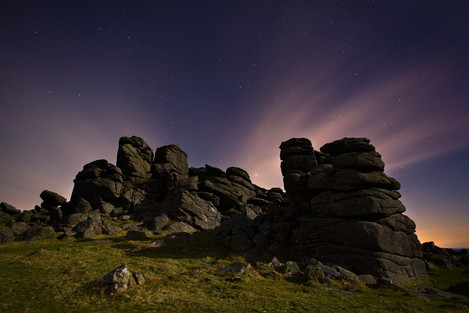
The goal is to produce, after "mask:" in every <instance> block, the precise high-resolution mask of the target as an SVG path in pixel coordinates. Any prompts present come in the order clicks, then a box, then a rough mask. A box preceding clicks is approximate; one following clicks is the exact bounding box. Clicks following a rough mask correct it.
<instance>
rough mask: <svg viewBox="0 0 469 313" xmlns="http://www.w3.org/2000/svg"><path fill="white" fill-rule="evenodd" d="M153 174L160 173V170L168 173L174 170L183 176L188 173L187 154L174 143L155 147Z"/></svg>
mask: <svg viewBox="0 0 469 313" xmlns="http://www.w3.org/2000/svg"><path fill="white" fill-rule="evenodd" d="M154 163H156V164H154V165H159V166H157V167H153V168H152V171H153V175H157V176H158V175H161V171H163V172H166V173H170V172H175V173H179V174H181V175H183V176H187V175H188V174H189V167H188V165H187V164H188V163H187V154H186V153H185V152H184V151H182V150H181V148H179V147H178V146H176V145H168V146H163V147H160V148H158V149H156V152H155V160H154Z"/></svg>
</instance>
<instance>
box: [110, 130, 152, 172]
mask: <svg viewBox="0 0 469 313" xmlns="http://www.w3.org/2000/svg"><path fill="white" fill-rule="evenodd" d="M152 162H153V151H152V149H151V148H150V147H149V146H148V144H147V143H146V142H145V141H144V140H143V139H142V138H140V137H136V136H132V137H121V138H120V139H119V149H118V151H117V162H116V165H117V167H119V168H120V169H121V170H122V173H123V174H124V175H126V176H136V177H143V178H149V177H150V176H151V164H152Z"/></svg>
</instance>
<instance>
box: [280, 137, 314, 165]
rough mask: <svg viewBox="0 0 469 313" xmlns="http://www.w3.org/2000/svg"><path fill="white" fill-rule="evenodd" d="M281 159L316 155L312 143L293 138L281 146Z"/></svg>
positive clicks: (303, 139)
mask: <svg viewBox="0 0 469 313" xmlns="http://www.w3.org/2000/svg"><path fill="white" fill-rule="evenodd" d="M280 150H281V152H280V159H281V160H284V159H285V157H287V156H290V155H314V149H313V146H312V145H311V141H310V140H309V139H307V138H292V139H289V140H287V141H284V142H282V143H281V145H280Z"/></svg>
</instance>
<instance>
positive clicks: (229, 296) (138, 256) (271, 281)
mask: <svg viewBox="0 0 469 313" xmlns="http://www.w3.org/2000/svg"><path fill="white" fill-rule="evenodd" d="M150 241H151V240H150ZM150 241H148V242H144V241H142V242H139V241H127V240H125V239H124V238H122V237H120V238H106V237H104V236H103V237H100V238H98V239H95V240H67V241H63V242H61V241H57V240H46V241H37V242H31V243H28V242H13V243H8V244H3V245H0V312H351V311H352V312H469V309H468V304H469V302H467V300H458V301H455V300H448V299H437V300H433V301H428V300H424V299H422V298H420V297H417V296H414V295H413V294H411V293H410V292H408V291H406V290H405V289H369V288H367V287H365V286H363V285H352V284H346V283H342V282H334V283H333V284H332V285H319V284H316V283H314V282H308V283H305V282H297V281H292V280H289V279H285V278H284V277H282V275H281V274H280V273H277V272H275V271H273V270H270V269H266V268H256V267H254V268H253V269H252V270H250V271H249V272H248V273H247V274H245V276H244V280H243V281H240V282H233V279H231V278H232V276H230V275H221V274H218V273H217V269H219V268H220V267H222V266H225V265H227V264H230V263H231V262H234V261H249V262H251V263H252V264H254V263H255V261H268V260H269V258H272V257H273V255H269V254H268V253H266V252H263V251H253V252H252V253H250V255H249V256H243V255H240V254H237V253H234V252H232V251H228V250H226V249H223V248H220V247H219V246H217V245H216V242H215V240H214V239H213V237H211V236H208V235H205V234H202V233H196V234H193V235H192V236H190V238H189V239H188V240H186V239H184V238H181V239H178V240H176V241H175V242H173V243H171V244H170V245H168V246H165V247H162V248H154V247H152V246H151V245H150V244H149V243H150ZM281 261H283V262H285V261H287V260H284V259H281ZM122 263H126V264H127V266H128V268H129V269H130V270H131V271H140V272H143V273H144V274H145V278H146V283H145V284H144V285H142V286H137V285H133V286H131V287H130V289H129V290H128V291H127V292H125V293H122V294H120V295H117V296H105V295H103V294H102V293H101V292H100V291H99V290H96V289H91V290H90V289H88V288H87V287H86V285H87V283H88V282H90V281H93V280H95V279H97V278H99V277H102V276H103V275H105V274H106V273H108V272H109V271H110V270H112V269H114V268H116V267H118V266H119V265H121V264H122ZM463 281H466V282H467V281H469V277H468V274H467V273H463V272H462V271H453V272H451V271H435V272H434V273H432V274H431V275H430V277H429V278H428V279H427V280H426V281H425V283H427V284H428V283H429V284H433V285H435V286H442V288H447V287H449V285H452V284H455V283H459V282H463ZM344 290H347V291H349V292H353V295H349V294H346V292H344Z"/></svg>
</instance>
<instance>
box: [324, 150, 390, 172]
mask: <svg viewBox="0 0 469 313" xmlns="http://www.w3.org/2000/svg"><path fill="white" fill-rule="evenodd" d="M331 163H332V165H333V167H334V168H354V169H358V170H361V171H383V170H384V162H383V160H381V155H380V154H379V153H377V152H376V151H368V152H349V153H343V154H339V155H336V156H334V157H333V158H331Z"/></svg>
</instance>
